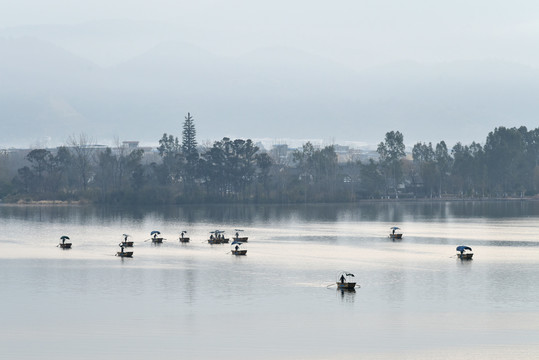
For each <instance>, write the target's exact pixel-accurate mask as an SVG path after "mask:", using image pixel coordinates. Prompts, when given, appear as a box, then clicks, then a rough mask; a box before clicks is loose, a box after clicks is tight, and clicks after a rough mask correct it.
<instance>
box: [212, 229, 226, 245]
mask: <svg viewBox="0 0 539 360" xmlns="http://www.w3.org/2000/svg"><path fill="white" fill-rule="evenodd" d="M210 233H211V235H210V238H209V240H208V243H209V244H228V239H225V236H224V235H223V233H224V231H221V230H215V231H210Z"/></svg>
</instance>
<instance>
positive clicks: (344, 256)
mask: <svg viewBox="0 0 539 360" xmlns="http://www.w3.org/2000/svg"><path fill="white" fill-rule="evenodd" d="M538 220H539V203H536V202H448V203H444V202H441V203H378V204H376V203H375V204H370V203H367V204H360V205H310V206H293V207H285V206H210V207H196V206H192V207H183V208H177V207H167V208H157V207H153V208H136V209H133V208H129V209H103V208H96V207H77V206H73V207H44V206H34V207H17V206H0V229H1V233H0V288H1V289H2V297H1V298H2V306H1V308H0V357H1V358H2V359H73V358H76V359H147V358H156V359H179V358H182V359H217V358H219V359H342V358H344V359H356V358H362V359H393V358H399V359H402V358H405V359H453V358H456V357H459V358H464V359H536V358H538V357H539V284H538V278H539V238H538V234H539V231H538V228H539V223H538ZM393 225H397V226H400V227H401V228H402V230H403V232H404V238H403V240H401V241H395V242H393V241H391V240H390V239H388V237H387V234H388V233H389V227H390V226H393ZM238 227H239V228H243V229H245V231H246V234H245V235H248V236H249V243H248V244H247V245H246V246H245V248H246V249H248V253H247V256H245V257H234V256H231V255H230V254H229V253H228V251H229V250H230V247H231V246H230V245H213V246H211V245H208V244H207V243H206V242H204V240H205V239H206V238H207V236H208V235H209V231H211V230H215V229H222V230H225V231H227V234H229V235H232V233H233V229H234V228H238ZM152 230H160V231H161V232H162V233H163V235H164V237H165V238H167V239H168V241H166V242H165V243H164V244H163V245H161V246H157V247H156V246H152V245H151V244H150V243H149V242H144V240H145V239H148V238H149V233H150V231H152ZM181 230H187V231H188V235H189V236H190V237H191V243H189V244H187V245H182V244H179V242H178V240H177V238H178V235H179V232H180V231H181ZM122 233H129V234H130V235H131V236H132V238H131V239H132V240H134V241H135V247H134V249H133V250H134V258H133V259H123V260H122V259H119V258H117V257H115V256H113V255H114V254H115V252H116V251H117V250H118V246H117V244H118V243H119V242H120V240H121V238H122V237H121V235H122ZM61 235H68V236H70V237H71V240H72V243H73V249H71V250H65V251H63V250H61V249H59V248H57V247H56V244H57V243H58V239H59V237H60V236H61ZM462 244H464V245H469V246H471V247H472V248H473V249H474V253H475V256H474V260H472V261H468V262H462V261H460V260H457V259H455V257H454V255H455V247H456V246H457V245H462ZM340 270H347V271H350V272H353V273H354V274H356V278H357V281H358V283H359V284H360V285H361V288H359V289H358V290H357V291H356V292H355V293H341V292H339V291H337V290H336V289H335V288H334V287H329V288H328V287H327V286H328V285H329V284H332V283H334V281H335V280H336V276H337V273H338V272H339V271H340Z"/></svg>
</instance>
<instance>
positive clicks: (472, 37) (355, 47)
mask: <svg viewBox="0 0 539 360" xmlns="http://www.w3.org/2000/svg"><path fill="white" fill-rule="evenodd" d="M1 9H2V11H0V26H2V27H4V28H7V27H16V26H24V25H43V24H79V23H85V22H94V21H104V20H117V19H121V20H136V21H144V22H152V23H154V24H156V27H155V29H156V32H159V31H161V33H160V34H159V35H160V36H161V37H162V39H171V38H172V39H178V40H185V41H189V42H192V43H195V44H197V45H198V46H200V47H202V48H205V49H208V50H210V51H213V52H215V53H217V54H219V55H231V56H232V55H234V54H237V53H238V52H240V53H241V52H247V51H251V50H253V49H256V48H259V47H267V46H286V47H292V48H296V49H301V50H304V51H308V52H310V53H313V54H316V55H322V56H325V57H328V58H330V59H332V60H335V61H338V62H340V63H342V64H345V65H347V66H349V67H351V68H355V69H361V68H363V67H368V66H376V65H380V64H384V63H390V62H395V61H402V60H413V61H420V62H440V61H452V60H484V59H495V60H504V61H512V62H519V63H522V64H525V65H530V66H535V65H536V64H537V62H538V61H539V48H538V47H537V46H536V44H537V43H538V42H539V41H538V40H539V17H538V15H537V14H539V2H536V1H532V0H529V1H511V2H509V1H493V0H490V1H487V0H479V1H463V0H454V1H445V2H442V1H430V0H408V1H401V0H393V1H384V0H376V1H361V0H346V1H318V0H308V1H307V0H301V1H282V0H273V1H263V2H262V1H249V0H245V1H238V0H231V1H211V0H199V1H178V0H154V1H146V0H129V1H120V0H113V1H110V0H94V1H87V2H83V1H63V0H47V1H43V0H18V1H6V0H2V6H1ZM114 31H122V30H121V29H117V30H111V32H114ZM110 35H111V36H113V35H114V34H112V33H111V34H110ZM102 36H106V34H103V35H102ZM157 37H159V36H157ZM133 41H136V40H133ZM141 41H144V39H141ZM153 41H157V40H155V39H154V40H153ZM150 45H154V44H148V46H150ZM143 47H144V45H143V44H141V48H140V51H141V52H142V51H143V49H142V48H143ZM130 49H133V47H131V48H130ZM116 51H117V52H122V51H125V50H122V49H120V48H118V49H116ZM132 51H133V50H132ZM110 56H111V57H112V58H118V59H122V56H120V55H119V54H110ZM127 56H128V55H125V56H124V57H127ZM96 60H97V61H99V60H102V62H104V63H106V62H107V61H106V59H103V58H101V59H100V58H96Z"/></svg>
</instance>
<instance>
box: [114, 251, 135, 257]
mask: <svg viewBox="0 0 539 360" xmlns="http://www.w3.org/2000/svg"><path fill="white" fill-rule="evenodd" d="M116 256H119V257H133V252H132V251H125V252H121V251H118V252H117V253H116Z"/></svg>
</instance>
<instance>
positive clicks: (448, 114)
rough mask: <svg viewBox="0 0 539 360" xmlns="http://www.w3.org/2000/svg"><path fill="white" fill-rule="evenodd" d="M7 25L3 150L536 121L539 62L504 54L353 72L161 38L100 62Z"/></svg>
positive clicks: (306, 57) (459, 137)
mask: <svg viewBox="0 0 539 360" xmlns="http://www.w3.org/2000/svg"><path fill="white" fill-rule="evenodd" d="M8 35H9V34H7V35H6V32H5V31H4V32H1V31H0V54H3V55H2V56H0V83H1V86H0V121H1V123H2V131H1V132H0V148H1V147H4V146H5V145H6V144H8V145H11V146H12V145H14V144H15V143H19V144H20V145H21V146H27V145H29V144H32V143H34V142H36V141H38V140H40V141H42V140H43V139H50V140H49V141H51V142H52V143H62V142H63V141H65V139H67V137H68V136H70V135H74V134H79V133H81V132H84V133H86V134H88V135H89V136H91V137H93V138H95V139H98V140H102V139H103V140H105V139H108V140H111V139H113V138H114V137H118V138H120V139H121V140H141V141H147V142H152V141H153V142H157V140H158V139H159V138H160V137H161V136H162V134H163V133H165V132H166V133H172V134H175V135H177V136H180V135H181V126H182V123H183V119H184V116H185V115H186V113H187V112H191V114H193V115H194V118H195V125H196V128H197V132H198V138H199V141H201V142H202V141H204V140H205V139H219V138H221V137H223V136H232V137H242V138H247V137H249V138H255V139H256V138H275V139H282V138H301V139H309V138H313V139H327V140H328V141H329V140H332V139H334V140H335V141H337V142H338V141H345V140H349V141H361V142H365V143H369V144H376V143H378V142H380V141H382V140H383V138H384V135H385V133H386V132H387V131H391V130H399V131H401V132H402V133H403V134H404V139H405V142H406V143H407V144H410V145H413V143H415V142H417V141H425V142H429V141H432V142H433V143H435V142H438V141H440V140H445V141H446V142H447V143H448V145H450V146H452V145H453V144H454V143H455V142H456V141H462V142H464V143H469V142H471V141H479V142H484V139H485V137H486V135H487V134H488V132H489V131H492V130H493V129H494V128H495V127H496V126H507V127H512V126H520V125H526V126H528V128H535V127H537V126H538V124H539V123H538V121H537V118H538V114H539V101H537V100H538V99H539V71H537V70H535V69H532V68H529V67H525V66H521V65H518V64H514V63H503V62H495V61H483V62H464V61H463V62H450V63H438V64H418V63H412V62H402V63H395V64H390V65H384V66H379V67H376V68H370V69H368V70H364V71H361V72H358V71H354V70H352V69H350V68H347V67H346V66H343V65H341V64H339V63H336V62H333V61H330V60H327V59H324V58H321V57H318V56H314V55H311V54H309V53H305V52H302V51H298V50H294V49H288V48H264V49H260V50H258V51H255V52H251V53H247V54H243V55H241V56H238V57H237V58H226V57H220V56H217V55H215V54H212V53H211V52H209V51H206V50H203V49H200V48H198V47H196V46H193V45H190V44H188V43H181V42H164V43H161V44H158V45H156V46H154V47H152V48H151V49H150V50H148V51H147V52H145V53H142V54H140V55H138V56H135V57H133V58H131V59H130V60H128V61H125V62H122V63H120V64H117V65H114V66H108V67H103V66H99V65H97V64H95V63H94V62H92V61H90V60H87V59H85V58H84V57H81V56H78V55H74V53H72V52H70V51H68V50H66V49H65V48H62V47H60V46H57V45H55V44H53V43H51V42H49V41H44V40H40V39H37V38H35V37H29V36H22V37H19V36H12V35H9V36H8Z"/></svg>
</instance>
